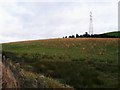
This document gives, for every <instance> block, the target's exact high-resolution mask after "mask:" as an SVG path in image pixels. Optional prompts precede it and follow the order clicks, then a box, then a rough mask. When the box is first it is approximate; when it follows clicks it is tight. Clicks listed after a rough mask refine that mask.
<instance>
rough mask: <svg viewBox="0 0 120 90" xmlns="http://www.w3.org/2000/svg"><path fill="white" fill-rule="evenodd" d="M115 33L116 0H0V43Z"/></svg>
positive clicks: (116, 23)
mask: <svg viewBox="0 0 120 90" xmlns="http://www.w3.org/2000/svg"><path fill="white" fill-rule="evenodd" d="M90 11H92V13H93V30H94V33H95V34H97V33H105V32H111V31H117V30H118V0H0V42H11V41H20V40H31V39H48V38H60V37H63V36H66V35H67V36H68V35H72V34H74V35H75V34H76V33H77V34H83V33H85V32H88V31H89V15H90Z"/></svg>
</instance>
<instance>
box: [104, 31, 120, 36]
mask: <svg viewBox="0 0 120 90" xmlns="http://www.w3.org/2000/svg"><path fill="white" fill-rule="evenodd" d="M104 34H105V35H107V36H112V37H120V31H115V32H109V33H104Z"/></svg>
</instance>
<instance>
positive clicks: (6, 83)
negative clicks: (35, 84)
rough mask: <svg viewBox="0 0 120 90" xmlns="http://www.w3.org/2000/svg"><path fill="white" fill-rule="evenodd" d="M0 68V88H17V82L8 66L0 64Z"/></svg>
mask: <svg viewBox="0 0 120 90" xmlns="http://www.w3.org/2000/svg"><path fill="white" fill-rule="evenodd" d="M0 67H2V88H19V84H18V81H17V80H16V79H15V77H14V74H13V73H12V71H11V70H10V68H9V66H7V65H5V64H3V63H1V64H0Z"/></svg>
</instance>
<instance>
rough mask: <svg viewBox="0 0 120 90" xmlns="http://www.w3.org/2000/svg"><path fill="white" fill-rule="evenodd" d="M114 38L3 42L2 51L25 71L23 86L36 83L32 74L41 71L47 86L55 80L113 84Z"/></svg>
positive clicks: (115, 83)
mask: <svg viewBox="0 0 120 90" xmlns="http://www.w3.org/2000/svg"><path fill="white" fill-rule="evenodd" d="M118 40H120V39H119V38H71V39H48V40H34V41H23V42H14V43H6V44H3V54H4V55H5V56H6V57H8V58H9V59H10V60H11V61H12V62H13V65H15V64H16V63H19V64H20V66H19V67H20V68H21V71H20V73H23V74H22V75H25V79H23V81H22V82H24V84H23V85H26V86H27V87H30V86H32V85H33V87H36V81H35V79H34V78H36V75H41V74H42V75H44V76H45V77H46V78H45V79H44V80H45V84H46V86H47V87H57V86H61V84H58V83H57V84H55V83H56V80H57V82H60V83H62V86H64V85H70V86H72V87H74V88H110V87H111V88H116V87H118V66H117V65H118V54H119V53H118ZM15 68H17V66H16V67H15ZM18 70H19V68H18ZM25 80H26V81H25ZM54 80H55V81H54ZM27 82H32V85H31V83H27ZM53 83H54V84H53ZM54 85H55V86H54Z"/></svg>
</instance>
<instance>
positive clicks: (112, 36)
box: [63, 31, 120, 38]
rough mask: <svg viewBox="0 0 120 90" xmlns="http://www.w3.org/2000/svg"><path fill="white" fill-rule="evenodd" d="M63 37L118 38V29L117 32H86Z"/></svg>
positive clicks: (119, 34) (119, 32)
mask: <svg viewBox="0 0 120 90" xmlns="http://www.w3.org/2000/svg"><path fill="white" fill-rule="evenodd" d="M63 38H120V31H117V32H109V33H104V34H93V35H90V34H88V33H87V32H85V34H83V35H79V34H76V35H71V36H68V37H67V36H65V37H63Z"/></svg>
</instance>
